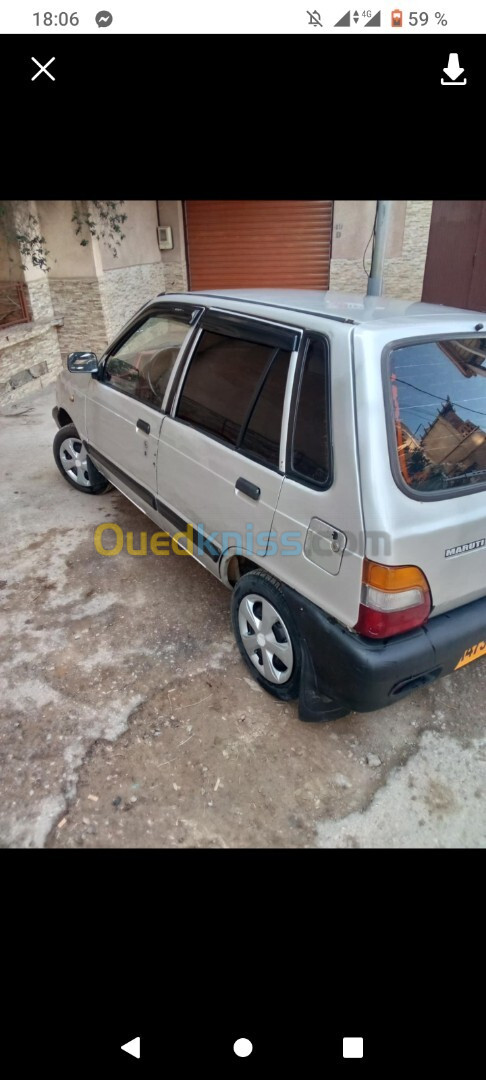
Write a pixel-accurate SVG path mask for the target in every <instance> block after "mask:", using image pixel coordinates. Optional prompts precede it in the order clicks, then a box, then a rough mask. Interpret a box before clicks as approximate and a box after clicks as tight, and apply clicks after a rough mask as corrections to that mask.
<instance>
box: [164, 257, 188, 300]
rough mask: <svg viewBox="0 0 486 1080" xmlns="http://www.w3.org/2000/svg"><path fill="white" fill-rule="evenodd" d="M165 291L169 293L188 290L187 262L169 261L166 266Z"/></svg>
mask: <svg viewBox="0 0 486 1080" xmlns="http://www.w3.org/2000/svg"><path fill="white" fill-rule="evenodd" d="M164 274H165V291H166V292H168V293H180V292H187V288H188V283H187V267H186V264H185V263H178V262H170V263H169V262H168V263H166V264H165V266H164Z"/></svg>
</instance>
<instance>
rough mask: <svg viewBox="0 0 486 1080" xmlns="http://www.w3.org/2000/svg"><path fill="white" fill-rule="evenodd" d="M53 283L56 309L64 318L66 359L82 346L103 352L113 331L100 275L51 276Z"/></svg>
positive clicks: (62, 343)
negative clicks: (109, 328)
mask: <svg viewBox="0 0 486 1080" xmlns="http://www.w3.org/2000/svg"><path fill="white" fill-rule="evenodd" d="M49 287H50V290H51V297H52V305H53V308H54V313H55V315H56V316H58V317H60V318H61V319H62V320H63V326H62V327H61V328H60V330H59V347H60V350H61V356H62V359H63V360H65V358H66V357H67V355H68V353H70V352H76V351H77V350H78V349H79V350H85V349H86V350H91V351H92V352H95V353H97V355H98V356H101V354H102V353H103V352H104V350H105V349H106V346H107V344H108V341H109V334H108V333H107V330H106V326H105V316H104V311H103V305H102V301H101V293H100V284H99V280H98V278H94V279H90V278H50V279H49Z"/></svg>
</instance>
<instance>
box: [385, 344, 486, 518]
mask: <svg viewBox="0 0 486 1080" xmlns="http://www.w3.org/2000/svg"><path fill="white" fill-rule="evenodd" d="M480 333H481V331H479V330H475V329H474V327H472V329H471V330H461V331H459V332H456V333H451V332H449V333H447V334H446V333H442V334H441V333H438V334H423V335H422V334H421V335H417V336H414V337H405V338H397V339H396V340H395V341H388V342H387V344H386V345H385V347H384V349H383V351H382V354H381V376H382V389H383V398H384V405H385V422H386V433H387V441H388V456H389V460H390V466H391V472H392V476H393V479H394V481H395V484H396V485H397V487H398V488H399V490H400V491H401V492H402V493H403V494H404V495H406V496H407V498H408V499H414V500H415V502H425V503H430V502H442V501H443V500H444V499H459V498H462V497H463V496H464V495H477V494H478V492H480V491H484V490H486V479H485V480H483V482H482V483H481V484H468V485H467V486H465V487H464V488H456V489H455V490H451V491H414V489H413V488H411V487H410V485H409V484H407V482H406V480H405V478H404V477H403V475H402V470H401V468H400V461H399V457H398V446H397V437H396V431H395V416H394V410H393V398H392V392H391V378H390V357H391V354H392V352H393V351H394V350H395V349H399V348H403V347H406V346H409V345H427V344H428V343H430V342H432V343H433V342H436V341H461V340H462V339H464V340H467V339H468V338H470V337H471V336H473V335H474V334H477V336H478V337H479V336H480Z"/></svg>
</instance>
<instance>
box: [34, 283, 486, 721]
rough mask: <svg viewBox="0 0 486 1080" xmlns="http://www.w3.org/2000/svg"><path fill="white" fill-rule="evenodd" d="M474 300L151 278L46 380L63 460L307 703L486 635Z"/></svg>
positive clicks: (403, 672)
mask: <svg viewBox="0 0 486 1080" xmlns="http://www.w3.org/2000/svg"><path fill="white" fill-rule="evenodd" d="M485 325H486V315H485V314H481V313H480V312H478V313H475V312H471V311H462V310H459V309H454V308H447V307H440V306H435V305H430V304H421V303H409V302H407V301H400V300H391V299H383V298H379V297H365V298H363V297H360V296H353V295H348V294H339V293H318V292H298V291H280V290H238V291H236V292H234V293H229V292H225V291H221V292H219V293H217V292H211V293H209V292H208V293H198V294H195V293H186V294H183V295H177V296H175V295H170V296H164V295H162V296H158V297H156V299H154V300H153V301H151V302H150V303H148V304H147V305H146V306H144V307H143V308H142V309H141V310H140V311H138V312H137V314H136V315H135V316H134V317H133V319H132V320H131V321H130V322H129V323H128V324H127V325H126V326H125V327H124V328H123V330H122V331H121V332H120V333H119V334H118V336H117V338H116V340H115V341H114V342H113V343H112V344H111V345H110V346H109V348H108V349H107V350H106V352H105V354H104V355H103V356H102V357H101V358H100V359H98V358H97V357H96V356H95V355H94V354H93V353H91V352H84V353H79V352H78V353H72V354H71V355H70V356H69V358H68V362H67V370H64V371H63V372H62V373H61V375H60V376H59V379H58V382H57V406H56V408H55V409H54V417H55V419H56V421H57V424H58V426H59V429H60V430H59V431H58V433H57V434H56V437H55V439H54V456H55V459H56V462H57V465H58V467H59V470H60V472H61V474H62V476H63V477H64V478H65V480H67V481H68V483H70V484H72V485H73V487H75V488H77V489H78V490H80V491H84V492H88V493H95V494H99V493H100V492H101V491H102V490H104V489H105V488H106V487H107V486H108V483H111V484H113V485H115V486H116V487H117V488H119V490H120V491H121V492H123V493H124V494H125V495H127V496H128V498H129V499H131V500H132V502H134V503H135V504H136V506H138V507H140V509H141V510H143V511H144V512H145V513H146V514H148V516H149V517H150V518H151V519H152V520H153V521H154V522H156V523H157V524H158V525H159V526H160V528H161V529H162V530H164V531H165V532H167V533H169V534H171V535H172V536H174V535H175V536H176V538H177V543H178V544H180V545H182V546H186V547H188V548H189V550H190V551H191V553H192V554H193V555H194V557H195V558H196V559H197V560H198V561H199V562H200V563H202V564H203V565H204V566H206V567H207V569H209V570H210V571H211V573H213V574H215V575H216V576H217V577H218V578H220V580H221V581H222V582H223V583H224V584H225V585H227V586H228V587H229V588H230V589H232V617H233V627H234V632H235V636H236V640H237V642H238V645H239V648H240V651H241V654H242V656H243V659H244V660H245V662H246V664H247V666H248V668H249V670H250V671H251V673H252V674H253V675H254V676H255V678H256V679H257V680H258V682H260V683H261V685H262V686H264V687H265V688H266V689H267V690H268V691H270V693H272V694H274V695H275V696H276V697H279V698H281V699H290V698H295V697H299V715H300V717H301V719H303V720H322V719H330V718H332V717H337V716H343V715H345V714H346V713H347V712H348V711H349V710H351V709H355V710H358V711H367V710H370V709H376V708H379V707H381V706H384V705H388V704H391V703H392V702H394V701H397V700H400V699H401V698H403V697H404V695H406V694H408V693H410V691H411V690H414V689H416V688H417V687H421V686H426V685H428V684H429V683H431V682H432V681H433V680H435V679H437V678H438V677H439V676H441V675H444V674H447V673H449V672H452V671H454V670H457V669H459V668H462V667H464V666H465V665H467V664H469V663H470V662H471V661H475V660H477V659H478V658H479V657H481V656H482V655H484V654H485V653H486V422H485V418H486V378H485V376H486V330H485Z"/></svg>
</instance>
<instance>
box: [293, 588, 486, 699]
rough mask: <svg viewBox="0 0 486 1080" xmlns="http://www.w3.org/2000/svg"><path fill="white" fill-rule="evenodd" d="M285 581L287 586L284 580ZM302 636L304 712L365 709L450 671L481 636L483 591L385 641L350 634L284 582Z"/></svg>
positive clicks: (485, 615)
mask: <svg viewBox="0 0 486 1080" xmlns="http://www.w3.org/2000/svg"><path fill="white" fill-rule="evenodd" d="M284 588H285V586H284ZM285 592H286V596H287V600H288V603H289V605H290V607H291V608H292V610H293V612H294V615H295V618H296V620H297V624H298V626H299V628H300V630H301V634H302V637H303V642H304V650H303V651H304V657H303V671H302V686H301V697H300V712H301V716H302V719H308V720H313V719H316V720H317V719H327V718H331V717H333V716H339V715H341V716H342V715H344V714H345V713H346V712H349V710H351V709H353V710H355V711H356V712H370V711H372V710H374V709H381V708H383V707H384V706H386V705H391V704H393V702H395V701H399V700H400V699H401V698H403V697H405V696H406V695H407V694H409V693H411V692H412V690H416V689H418V688H419V687H421V686H427V685H428V684H429V683H431V682H434V681H435V680H436V679H438V678H440V677H441V676H443V675H448V674H450V672H452V671H454V670H455V668H456V667H457V664H458V663H459V661H460V660H461V657H462V656H463V655H464V653H465V652H466V650H467V649H469V648H473V647H474V646H475V645H477V644H478V642H484V641H486V597H484V598H482V599H481V600H475V601H474V603H472V604H466V605H464V607H460V608H456V609H455V610H454V611H450V612H447V614H445V615H437V616H436V618H432V619H430V621H429V622H428V623H427V624H426V626H424V627H421V628H420V629H418V630H412V631H410V633H408V634H400V635H399V636H398V637H396V638H388V640H386V641H371V640H369V639H367V638H363V637H360V636H359V635H358V634H354V633H352V632H351V631H350V630H347V629H346V628H345V627H343V626H341V625H340V624H339V623H337V622H336V621H334V620H333V619H331V618H329V616H328V615H326V614H325V612H323V611H322V610H321V609H320V608H318V607H316V605H315V604H313V603H311V601H309V600H305V599H303V597H301V596H299V595H298V594H297V593H295V592H294V591H293V590H291V589H287V588H285Z"/></svg>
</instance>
